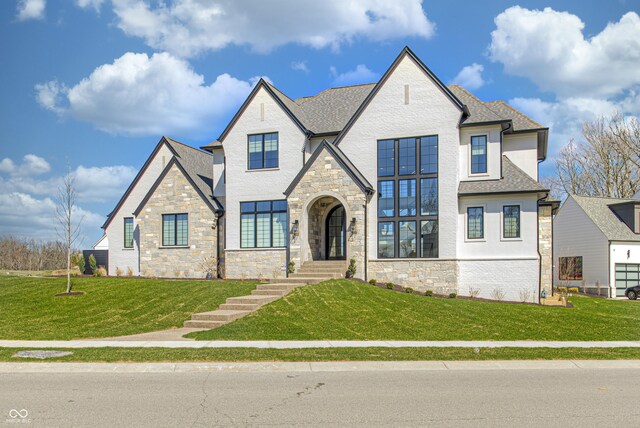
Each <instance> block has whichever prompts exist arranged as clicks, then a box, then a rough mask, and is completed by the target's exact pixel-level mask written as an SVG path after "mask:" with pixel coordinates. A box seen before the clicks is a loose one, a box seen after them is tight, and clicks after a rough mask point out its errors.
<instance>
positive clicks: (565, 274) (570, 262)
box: [558, 256, 582, 281]
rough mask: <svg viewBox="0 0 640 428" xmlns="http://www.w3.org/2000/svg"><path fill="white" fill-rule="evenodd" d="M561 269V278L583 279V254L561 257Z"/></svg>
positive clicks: (559, 272)
mask: <svg viewBox="0 0 640 428" xmlns="http://www.w3.org/2000/svg"><path fill="white" fill-rule="evenodd" d="M559 261H560V270H559V271H558V274H559V278H560V280H564V281H567V280H580V279H582V256H579V257H560V260H559Z"/></svg>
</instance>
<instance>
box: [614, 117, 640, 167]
mask: <svg viewBox="0 0 640 428" xmlns="http://www.w3.org/2000/svg"><path fill="white" fill-rule="evenodd" d="M609 128H610V131H611V133H612V134H613V135H614V136H615V138H616V139H617V140H618V141H620V143H621V145H622V146H623V147H625V148H627V149H628V150H629V151H630V152H631V154H632V156H631V161H632V162H633V163H634V164H635V166H636V167H639V168H640V121H639V120H638V118H636V117H629V118H625V117H624V115H623V114H622V113H616V114H614V115H613V116H612V117H611V121H610V123H609Z"/></svg>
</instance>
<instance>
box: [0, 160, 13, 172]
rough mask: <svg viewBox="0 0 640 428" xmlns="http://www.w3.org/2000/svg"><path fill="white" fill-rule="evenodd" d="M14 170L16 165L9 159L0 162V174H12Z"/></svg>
mask: <svg viewBox="0 0 640 428" xmlns="http://www.w3.org/2000/svg"><path fill="white" fill-rule="evenodd" d="M15 169H16V164H14V163H13V161H12V160H11V159H9V158H4V159H2V160H1V161H0V172H9V173H11V172H13V171H15Z"/></svg>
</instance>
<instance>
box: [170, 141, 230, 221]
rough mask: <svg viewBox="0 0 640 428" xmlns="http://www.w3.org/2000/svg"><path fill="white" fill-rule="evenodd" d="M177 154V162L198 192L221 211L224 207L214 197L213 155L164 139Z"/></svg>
mask: <svg viewBox="0 0 640 428" xmlns="http://www.w3.org/2000/svg"><path fill="white" fill-rule="evenodd" d="M164 138H165V140H166V141H167V144H168V145H169V146H170V147H171V149H172V150H173V152H174V153H175V157H176V161H177V162H178V163H179V164H180V165H181V166H182V168H183V169H184V171H185V173H186V174H187V175H188V176H189V178H190V179H191V181H193V183H194V185H195V186H196V187H197V188H198V189H197V190H198V191H199V192H200V193H201V194H202V195H204V196H205V197H206V199H207V201H208V202H210V204H211V205H212V208H214V209H217V210H221V209H222V206H221V205H220V203H219V202H218V201H217V200H216V198H215V197H214V196H213V159H212V155H211V154H209V153H207V152H203V151H202V150H198V149H196V148H193V147H191V146H187V145H186V144H183V143H181V142H179V141H176V140H173V139H171V138H168V137H164Z"/></svg>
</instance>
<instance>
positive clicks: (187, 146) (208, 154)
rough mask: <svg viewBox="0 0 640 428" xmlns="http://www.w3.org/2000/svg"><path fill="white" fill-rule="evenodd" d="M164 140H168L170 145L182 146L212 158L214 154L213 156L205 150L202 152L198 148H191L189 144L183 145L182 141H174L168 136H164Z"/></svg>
mask: <svg viewBox="0 0 640 428" xmlns="http://www.w3.org/2000/svg"><path fill="white" fill-rule="evenodd" d="M162 138H164V139H166V140H167V141H168V142H170V143H176V144H180V145H181V146H184V147H186V148H188V149H191V150H194V151H196V152H197V153H203V154H205V155H207V156H212V154H211V153H209V152H205V151H204V150H200V149H199V148H197V147H193V146H190V145H188V144H185V143H182V142H180V141H178V140H174V139H173V138H171V137H167V136H166V135H163V136H162Z"/></svg>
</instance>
